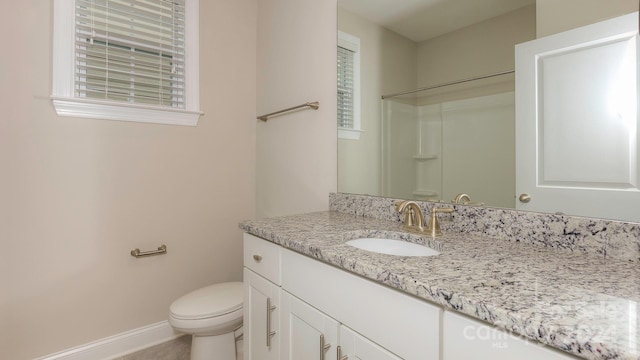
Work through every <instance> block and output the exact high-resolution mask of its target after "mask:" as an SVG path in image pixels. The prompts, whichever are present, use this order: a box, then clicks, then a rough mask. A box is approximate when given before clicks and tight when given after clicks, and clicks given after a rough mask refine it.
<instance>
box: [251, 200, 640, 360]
mask: <svg viewBox="0 0 640 360" xmlns="http://www.w3.org/2000/svg"><path fill="white" fill-rule="evenodd" d="M338 196H340V195H338ZM363 198H367V197H363ZM351 200H353V199H351ZM375 201H377V202H381V204H378V205H379V206H380V207H379V208H377V209H378V210H377V215H376V211H373V210H372V212H371V213H368V214H366V215H367V216H362V215H354V214H350V213H348V212H349V211H344V210H345V209H341V208H340V206H339V205H332V209H333V210H341V211H327V212H319V213H311V214H303V215H296V216H288V217H279V218H271V219H260V220H253V221H247V222H244V223H243V224H241V228H242V229H243V230H244V231H245V233H246V234H245V237H244V241H245V244H244V264H245V270H244V271H245V278H244V281H245V346H246V348H245V357H247V359H255V360H257V359H260V360H262V359H346V357H344V356H348V358H349V359H354V358H358V357H359V358H362V359H442V360H455V359H472V358H477V359H488V358H491V359H572V358H586V359H611V358H616V359H639V358H640V355H639V354H638V350H637V349H636V348H635V344H637V343H638V342H637V340H638V332H637V331H636V330H637V329H638V322H637V316H636V304H637V300H638V298H639V294H638V288H637V284H636V282H637V279H638V278H640V270H639V269H638V267H637V262H632V261H630V260H627V259H615V258H607V257H605V256H602V255H599V254H598V253H597V251H596V253H590V252H589V251H587V250H588V249H587V245H586V241H585V243H582V242H581V241H574V244H573V245H572V246H573V247H571V246H566V247H565V248H552V247H550V246H543V245H542V244H539V243H535V242H532V241H531V242H530V241H528V240H527V239H526V236H525V235H526V231H527V230H526V226H525V228H523V229H520V230H518V231H519V234H520V235H519V236H517V238H514V239H513V240H517V241H509V239H507V238H504V239H503V238H500V237H501V235H499V234H498V233H497V231H496V230H493V231H494V236H487V235H478V234H475V233H473V232H472V231H470V230H469V229H470V227H469V226H468V224H466V225H465V223H464V220H463V219H462V216H463V215H464V216H465V217H467V218H471V219H472V221H473V222H474V223H475V224H477V223H478V222H479V221H478V218H476V217H474V216H472V215H469V213H468V212H469V211H473V210H472V208H469V207H464V206H456V207H455V208H456V212H455V213H454V214H453V215H452V219H446V218H445V219H444V221H443V222H442V225H443V231H444V236H442V237H441V238H437V239H431V238H424V237H421V236H417V235H412V234H409V233H406V232H404V230H403V229H402V224H401V222H400V219H399V217H398V216H397V215H393V216H395V219H385V216H386V217H388V216H391V215H389V214H393V210H391V209H393V204H394V201H393V200H392V199H383V198H378V199H376V200H375ZM369 202H371V201H370V200H369ZM385 203H386V205H385ZM465 211H467V213H465ZM481 211H483V212H485V215H486V216H488V217H489V218H490V217H491V216H492V214H490V213H491V211H498V210H496V209H481ZM500 211H502V210H500ZM355 212H357V211H355ZM372 214H373V215H375V216H377V217H378V218H375V217H373V216H371V215H372ZM385 214H386V215H385ZM505 214H508V213H503V212H501V213H500V214H499V215H500V216H501V219H500V220H498V221H496V223H497V224H500V226H503V227H504V226H506V225H509V224H507V223H508V220H509V216H506V215H505ZM369 216H371V217H369ZM447 216H448V215H447ZM456 216H458V218H457V219H456V218H455V217H456ZM562 218H563V219H564V220H565V226H567V224H569V225H571V224H573V225H572V226H574V225H575V223H574V222H576V221H578V220H576V219H577V218H570V217H562ZM485 220H486V221H487V223H488V222H489V220H490V219H488V218H487V219H485ZM521 220H524V219H521ZM456 221H459V222H461V223H462V224H458V226H460V227H465V226H466V227H467V231H466V232H464V231H454V228H455V226H453V224H454V223H456ZM590 221H591V223H590V224H591V225H588V226H589V227H590V229H594V228H596V227H597V226H598V224H594V222H593V220H590ZM485 225H486V224H485ZM511 225H514V224H511ZM544 225H545V224H541V223H538V224H537V225H536V226H537V227H544ZM556 225H557V224H556ZM616 225H618V224H614V223H612V222H609V223H608V224H607V226H608V227H609V229H610V230H614V231H615V228H616ZM575 226H576V227H577V225H575ZM510 229H511V231H515V230H514V228H510ZM636 230H637V229H636ZM485 232H487V229H485ZM516 232H517V231H516ZM573 233H574V235H575V234H577V233H579V230H575V229H574V230H573ZM626 233H627V234H628V233H629V231H626ZM548 235H549V234H547V235H546V236H547V237H549V236H548ZM611 235H612V234H609V236H611ZM372 236H376V237H386V238H397V239H399V240H403V241H409V242H415V243H422V244H426V245H428V246H430V247H434V248H436V249H437V250H438V251H440V254H439V255H437V256H428V257H407V256H395V255H385V254H379V253H375V252H370V251H365V250H361V249H358V248H355V247H352V246H349V245H347V244H346V242H347V241H348V240H351V239H356V238H363V237H372ZM527 236H528V235H527ZM565 236H566V235H565ZM592 240H593V239H592ZM595 243H597V241H595V240H594V244H595ZM608 245H610V249H611V253H612V254H614V253H615V251H614V250H615V249H614V247H615V246H614V245H615V244H613V243H611V244H609V243H606V244H604V243H603V244H601V246H602V247H603V249H604V248H606V247H607V246H608ZM267 339H268V340H267ZM267 341H268V342H269V346H267ZM321 349H322V351H321Z"/></svg>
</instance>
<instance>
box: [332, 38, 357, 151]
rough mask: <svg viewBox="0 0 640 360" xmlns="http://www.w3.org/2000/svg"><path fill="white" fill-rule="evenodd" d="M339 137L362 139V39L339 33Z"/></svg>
mask: <svg viewBox="0 0 640 360" xmlns="http://www.w3.org/2000/svg"><path fill="white" fill-rule="evenodd" d="M337 91H338V114H337V115H338V137H339V138H341V139H352V140H358V139H360V133H361V132H362V130H361V125H360V124H361V122H360V39H359V38H357V37H355V36H353V35H350V34H347V33H344V32H342V31H339V32H338V89H337Z"/></svg>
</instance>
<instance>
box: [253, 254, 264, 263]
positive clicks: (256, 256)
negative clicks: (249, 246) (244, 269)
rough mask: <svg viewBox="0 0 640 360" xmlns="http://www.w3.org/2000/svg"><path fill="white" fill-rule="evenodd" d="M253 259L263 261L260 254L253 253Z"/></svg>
mask: <svg viewBox="0 0 640 360" xmlns="http://www.w3.org/2000/svg"><path fill="white" fill-rule="evenodd" d="M253 260H255V261H256V262H260V261H262V256H260V255H253Z"/></svg>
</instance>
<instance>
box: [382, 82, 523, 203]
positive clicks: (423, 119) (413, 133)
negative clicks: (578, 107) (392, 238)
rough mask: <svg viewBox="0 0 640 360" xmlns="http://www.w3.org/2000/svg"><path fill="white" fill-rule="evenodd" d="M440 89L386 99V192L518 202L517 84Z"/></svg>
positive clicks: (427, 197) (403, 195)
mask: <svg viewBox="0 0 640 360" xmlns="http://www.w3.org/2000/svg"><path fill="white" fill-rule="evenodd" d="M478 80H479V79H478ZM451 85H453V84H451ZM438 88H440V89H439V90H440V91H439V92H438V93H434V92H433V89H434V87H431V88H427V89H421V90H420V89H419V90H415V91H409V92H405V93H402V94H397V95H390V96H384V97H383V99H382V136H381V140H382V154H381V156H382V157H381V161H382V166H381V169H382V179H381V184H382V195H383V196H387V197H393V198H401V199H417V200H432V201H439V200H443V201H447V202H449V201H451V200H452V199H454V198H455V197H456V195H457V194H459V193H466V194H469V196H470V197H471V201H472V202H477V203H484V204H486V205H490V206H496V207H509V208H513V207H514V206H515V196H514V195H515V105H514V103H515V93H514V91H513V89H508V91H504V89H501V88H500V87H496V86H491V85H488V86H479V87H475V88H474V87H469V86H465V87H464V88H458V89H456V88H455V85H453V86H448V85H447V84H445V85H442V86H438ZM442 89H446V90H447V91H446V92H443V91H441V90H442Z"/></svg>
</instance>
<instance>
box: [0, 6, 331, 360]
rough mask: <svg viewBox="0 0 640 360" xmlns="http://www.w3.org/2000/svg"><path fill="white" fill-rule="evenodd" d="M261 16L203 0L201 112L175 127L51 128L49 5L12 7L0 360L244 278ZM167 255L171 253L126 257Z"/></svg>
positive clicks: (5, 23)
mask: <svg viewBox="0 0 640 360" xmlns="http://www.w3.org/2000/svg"><path fill="white" fill-rule="evenodd" d="M256 7H257V5H256V1H255V0H242V1H223V0H216V1H200V10H201V11H200V13H201V20H200V25H201V28H200V41H201V59H200V64H201V80H200V86H201V104H202V110H203V111H204V112H205V114H206V115H205V116H204V117H202V118H201V120H200V123H199V125H198V126H197V127H180V126H164V125H153V124H142V123H130V122H116V121H105V120H88V119H80V118H68V117H58V116H56V114H55V112H54V110H53V107H52V105H51V101H50V100H49V95H50V88H51V86H50V78H51V70H50V69H51V55H50V54H51V16H52V12H51V9H52V1H10V2H7V3H6V4H5V9H4V11H3V12H2V15H0V17H1V21H0V24H2V25H0V26H1V27H2V28H1V29H0V30H2V31H0V33H2V35H1V36H2V43H3V44H5V46H6V47H8V46H11V47H12V50H11V51H10V52H11V54H12V56H8V54H9V51H8V50H7V51H5V52H4V54H5V56H2V58H1V60H0V89H1V95H2V97H1V98H2V100H1V101H2V104H1V105H2V106H1V110H2V116H1V117H0V161H1V163H0V169H1V171H2V172H1V174H0V184H1V186H0V211H1V213H0V215H1V216H0V219H1V220H0V221H2V223H0V231H1V232H0V235H1V236H2V237H1V238H0V245H1V246H0V289H1V290H0V358H3V359H15V360H20V359H31V358H34V357H37V356H42V355H46V354H49V353H52V352H56V351H60V350H64V349H68V348H70V347H73V346H77V345H81V344H84V343H87V342H90V341H93V340H96V339H101V338H104V337H107V336H111V335H114V334H117V333H120V332H123V331H127V330H131V329H134V328H137V327H140V326H144V325H148V324H151V323H155V322H158V321H162V320H166V318H167V311H168V307H169V305H170V303H171V302H172V301H173V300H174V299H176V298H177V297H179V296H181V295H183V294H184V293H186V292H188V291H191V290H193V289H196V288H198V287H201V286H204V285H207V284H211V283H215V282H221V281H227V280H240V279H241V278H242V273H241V266H242V260H241V249H242V243H241V239H242V238H241V231H240V230H239V229H238V227H237V224H238V222H239V221H240V220H242V219H247V218H251V217H253V216H254V157H255V155H254V146H255V145H254V144H255V122H254V117H255V89H256V88H255V78H256V73H255V59H256V55H255V49H256V22H257V21H256V14H257V12H256ZM5 50H6V48H5ZM327 142H329V141H327ZM324 192H325V196H326V192H327V191H326V190H324ZM163 243H164V244H166V245H167V247H168V254H167V255H164V256H158V257H153V258H147V259H134V258H133V257H131V256H130V255H129V252H130V251H131V249H133V248H136V247H139V248H140V249H143V250H150V249H154V248H155V247H157V246H159V245H160V244H163Z"/></svg>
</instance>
